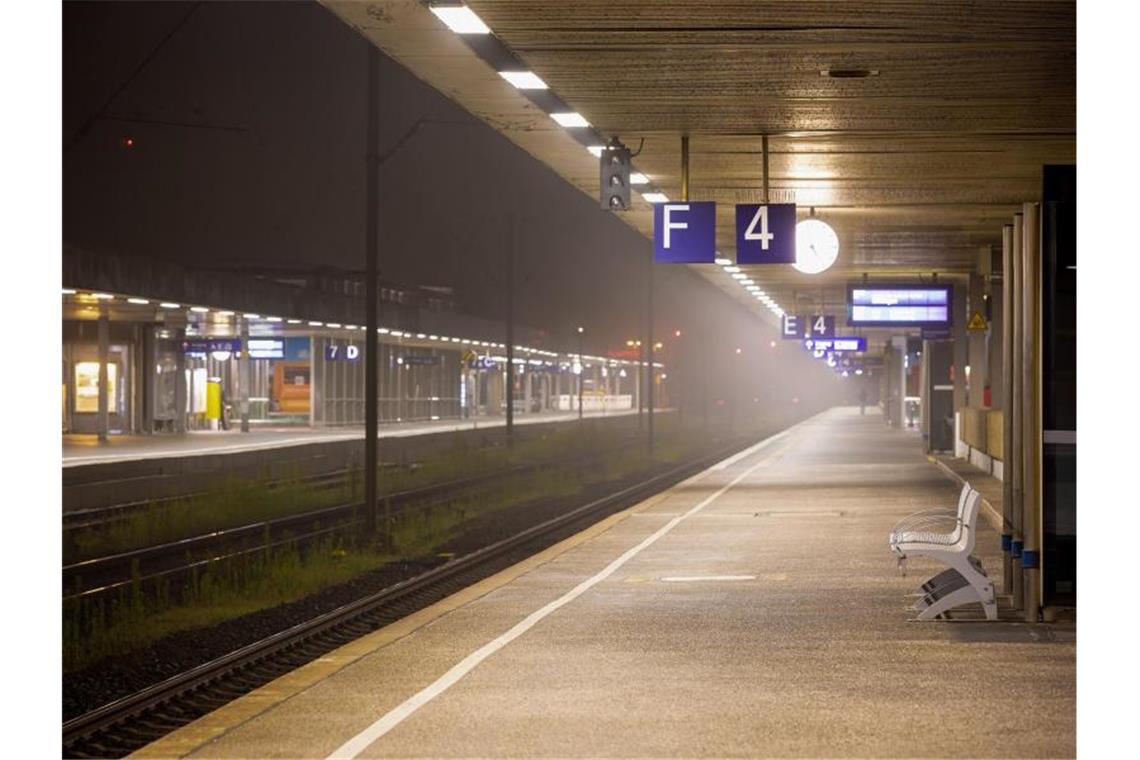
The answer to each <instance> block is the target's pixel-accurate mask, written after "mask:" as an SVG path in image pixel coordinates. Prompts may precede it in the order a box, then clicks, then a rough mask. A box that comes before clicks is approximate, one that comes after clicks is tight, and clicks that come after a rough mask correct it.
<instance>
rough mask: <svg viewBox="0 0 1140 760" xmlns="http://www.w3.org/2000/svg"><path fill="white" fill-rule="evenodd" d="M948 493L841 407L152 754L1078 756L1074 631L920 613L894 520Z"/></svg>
mask: <svg viewBox="0 0 1140 760" xmlns="http://www.w3.org/2000/svg"><path fill="white" fill-rule="evenodd" d="M957 493H958V487H957V485H956V484H954V483H953V482H951V481H950V480H949V479H948V478H946V477H945V476H944V474H942V473H941V472H940V471H939V469H938V468H937V467H936V465H935V464H933V463H932V462H931V461H929V460H928V459H927V458H926V457H925V456H924V455H923V453H922V451H921V449H920V441H918V440H917V439H916V437H915V436H913V435H910V434H907V433H904V432H901V431H896V430H891V429H888V428H886V427H885V426H884V425H883V424H882V420H881V418H880V417H879V416H878V415H877V414H868V415H867V416H865V417H863V416H860V415H859V412H858V410H857V409H856V410H852V409H850V408H842V409H833V410H831V411H828V412H825V413H823V414H821V415H818V416H816V417H813V418H811V419H809V420H808V421H806V422H804V423H802V424H800V425H798V426H796V427H794V428H792V429H791V430H790V431H788V432H787V433H786V434H782V435H781V436H777V437H775V438H774V439H770V440H768V441H766V442H764V443H762V444H760V445H759V446H757V447H754V448H753V449H750V450H749V451H748V452H746V453H745V454H744V455H741V456H737V457H734V458H732V459H730V460H727V461H726V462H722V463H721V464H720V465H717V466H714V467H713V468H710V469H709V470H706V471H705V472H703V473H701V474H700V475H698V476H696V477H694V478H691V479H689V480H688V481H685V482H684V483H681V484H679V485H678V486H676V487H674V488H672V489H670V490H668V491H666V492H665V493H663V494H660V495H658V496H656V497H654V498H652V499H649V500H647V501H645V502H642V503H641V504H639V505H637V506H635V507H633V508H631V509H629V510H626V511H625V512H622V513H620V514H618V515H615V516H613V517H611V518H608V519H607V520H605V521H603V522H602V523H599V524H598V525H596V526H594V527H593V528H591V529H589V530H587V531H585V532H583V533H581V534H579V535H577V536H575V537H573V538H571V539H569V540H567V541H564V542H563V543H561V544H558V545H557V546H554V547H551V548H550V549H548V550H547V551H545V552H543V553H542V554H540V555H537V556H536V557H534V558H532V559H530V560H528V561H526V562H523V563H521V564H520V565H517V566H515V567H513V568H510V569H508V570H506V571H504V572H502V573H500V574H499V575H496V576H494V577H492V578H489V579H487V580H486V581H483V582H482V583H480V584H478V585H476V586H474V587H472V588H470V589H467V590H465V591H463V592H460V593H459V594H456V595H455V596H453V597H451V598H449V599H448V600H445V601H444V602H441V603H439V604H437V605H434V606H433V607H429V608H427V609H425V610H422V611H421V612H419V613H416V614H415V615H413V616H412V617H411V618H408V619H406V620H404V621H401V622H400V623H396V624H394V625H392V626H389V627H388V628H385V629H381V630H379V631H377V632H375V633H373V634H371V635H369V636H367V637H365V638H363V639H360V640H358V641H357V642H354V643H353V644H350V645H347V646H345V647H343V648H342V649H340V650H337V651H336V652H334V653H332V654H330V655H328V656H326V657H323V658H321V659H320V660H317V661H315V662H313V663H310V664H309V665H308V666H305V667H304V668H302V669H300V670H298V671H296V672H294V673H292V674H290V675H287V676H285V677H283V678H281V679H278V680H277V681H275V682H273V683H271V684H269V685H267V686H265V687H263V688H262V689H260V690H258V691H256V692H253V693H252V694H249V695H247V696H245V697H243V698H241V699H238V700H236V701H235V702H233V703H231V704H229V705H227V706H226V707H224V708H222V709H221V710H218V711H216V712H215V713H213V714H211V715H208V716H206V717H204V718H202V719H200V720H198V721H196V722H195V723H192V724H190V725H188V726H186V727H184V728H182V729H180V730H179V731H176V732H175V733H173V734H171V735H169V736H168V737H166V738H165V739H163V740H160V741H159V742H156V743H155V744H152V745H150V746H149V747H146V748H144V749H143V750H141V751H140V753H139V754H140V755H141V756H152V757H171V756H181V755H187V754H188V755H190V756H193V757H227V758H236V757H329V756H337V757H354V756H359V757H455V756H465V757H467V756H480V757H486V756H528V757H534V756H541V757H598V756H606V757H614V756H622V757H625V756H749V757H773V756H774V757H841V756H854V757H867V756H893V757H900V756H907V757H983V756H984V757H1040V756H1050V757H1068V756H1073V755H1075V752H1076V746H1075V734H1076V723H1075V719H1076V715H1075V697H1076V662H1075V657H1076V641H1075V633H1074V628H1073V627H1072V626H1071V625H1070V626H1068V627H1065V626H1045V625H1040V626H1029V625H1026V624H1024V623H1012V622H996V623H985V622H971V621H969V620H956V621H950V622H931V623H913V622H908V619H909V618H910V617H911V616H912V613H910V612H909V611H907V609H906V604H907V601H908V600H906V599H905V598H904V595H905V594H906V593H908V592H910V591H913V590H914V587H915V586H916V585H917V584H918V583H920V582H921V580H922V579H923V578H924V577H925V575H924V573H925V571H926V569H927V567H926V566H925V565H924V564H921V563H920V562H918V561H915V562H913V563H912V566H911V568H910V573H909V575H908V576H907V577H901V576H900V575H899V574H898V573H897V571H896V569H895V566H894V562H893V560H892V558H891V555H890V553H889V551H888V549H887V533H888V531H889V530H890V528H891V526H892V525H893V524H894V523H895V522H896V521H897V520H898V519H899V518H901V517H903V516H904V515H906V514H909V513H911V512H914V511H915V510H918V509H922V508H927V507H932V506H944V505H948V506H953V504H954V502H955V499H956V497H957ZM977 554H978V556H979V557H980V558H981V560H982V562H983V563H984V564H985V566H986V568H987V570H989V573H990V575H991V576H994V575H997V576H998V577H999V578H1000V564H999V556H1000V555H999V553H998V538H997V536H996V534H995V533H993V531H992V530H991V529H990V528H989V527H988V526H986V525H982V526H981V530H980V533H979V538H978V551H977ZM930 569H931V570H935V569H940V568H935V567H934V565H933V564H932V565H930ZM928 574H929V573H926V575H928ZM998 591H999V593H1000V592H1001V591H1002V590H1001V589H1000V588H999V589H998ZM968 612H969V611H968V610H967V613H968ZM967 617H968V615H967ZM976 617H978V618H980V617H981V613H980V608H979V610H978V614H977V616H976Z"/></svg>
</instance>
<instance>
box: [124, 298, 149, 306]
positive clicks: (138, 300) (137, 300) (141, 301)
mask: <svg viewBox="0 0 1140 760" xmlns="http://www.w3.org/2000/svg"><path fill="white" fill-rule="evenodd" d="M127 303H137V304H139V305H142V304H147V303H150V301H148V300H147V299H145V298H128V299H127Z"/></svg>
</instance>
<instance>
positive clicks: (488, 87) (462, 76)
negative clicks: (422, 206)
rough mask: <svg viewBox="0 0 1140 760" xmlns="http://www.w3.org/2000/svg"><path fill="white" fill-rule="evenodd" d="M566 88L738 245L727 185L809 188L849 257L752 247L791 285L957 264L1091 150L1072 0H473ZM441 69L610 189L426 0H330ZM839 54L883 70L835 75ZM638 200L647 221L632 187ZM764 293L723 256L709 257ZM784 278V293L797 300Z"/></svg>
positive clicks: (633, 221)
mask: <svg viewBox="0 0 1140 760" xmlns="http://www.w3.org/2000/svg"><path fill="white" fill-rule="evenodd" d="M467 2H468V5H470V6H471V8H472V9H473V10H474V11H475V12H476V13H477V14H478V15H479V16H480V17H481V18H482V19H483V20H484V21H485V22H486V23H487V24H488V25H489V26H490V27H491V29H492V30H493V31H494V32H495V34H496V35H498V37H499V38H500V39H502V40H503V41H504V42H505V43H506V44H507V45H508V46H509V47H510V48H511V49H512V50H513V51H514V52H515V53H516V54H517V55H518V56H519V57H520V58H521V59H522V60H523V61H524V62H525V64H526V65H527V66H528V67H529V68H531V69H533V70H534V72H535V73H536V74H538V75H539V76H540V77H542V78H543V79H544V80H545V81H546V82H547V83H549V84H550V86H551V87H552V88H553V89H554V91H555V92H557V93H558V95H559V96H561V97H562V98H563V99H564V100H565V101H566V102H567V103H569V104H570V105H571V107H573V108H575V109H577V110H578V111H579V112H581V113H582V114H583V116H585V117H586V119H587V120H588V121H589V122H590V123H591V124H593V125H594V126H596V127H597V128H598V129H599V130H601V131H602V133H603V134H606V135H607V136H612V135H620V136H621V138H622V140H623V141H624V142H625V143H626V144H628V145H630V147H631V148H633V149H635V150H637V149H640V150H641V152H640V153H639V154H637V156H636V157H635V159H634V164H635V168H636V169H637V170H638V171H641V172H643V173H645V174H647V175H648V176H649V177H650V179H651V180H652V182H653V184H654V188H655V189H658V190H661V191H663V192H665V193H666V194H667V195H668V196H669V197H670V198H672V199H679V198H680V138H681V136H682V135H689V137H690V141H691V146H690V147H691V150H690V169H691V176H690V179H691V197H692V198H693V199H694V200H715V201H717V202H718V204H719V205H718V245H719V246H720V249H721V251H722V252H723V253H724V254H726V255H729V256H730V257H731V256H732V253H733V250H734V248H735V241H734V240H733V237H734V225H733V216H734V210H733V208H732V205H733V204H734V203H739V202H758V201H760V200H761V199H762V197H763V184H764V177H763V173H762V168H761V167H762V155H761V135H762V134H767V135H769V167H770V176H769V178H768V183H769V190H770V196H769V197H770V199H771V200H772V201H774V202H795V203H797V204H798V205H799V206H801V207H803V208H802V209H801V216H806V215H807V214H808V213H809V208H808V207H814V209H815V213H816V214H817V215H818V216H819V217H820V218H822V219H825V220H826V221H828V222H829V223H831V224H832V225H833V226H834V227H835V229H836V231H837V233H838V234H839V236H840V242H841V252H840V257H839V261H838V262H837V264H836V265H835V266H834V267H833V268H832V269H831V270H829V271H828V272H825V273H823V274H820V275H816V276H811V275H804V274H801V273H799V272H797V271H795V270H794V269H793V268H791V267H788V266H769V267H747V268H746V271H747V273H748V274H749V275H750V276H752V277H753V279H755V280H756V282H757V283H758V284H759V285H761V286H762V287H764V288H765V289H766V290H767V291H768V292H769V293H770V294H771V295H772V296H773V297H774V298H776V300H777V302H779V303H780V304H781V305H783V306H785V308H787V309H788V310H794V307H793V304H794V303H795V299H796V297H797V296H802V295H803V294H804V293H808V292H811V293H814V294H815V295H814V296H812V297H814V298H816V299H817V301H818V302H820V303H823V302H829V303H831V302H838V303H839V304H840V305H841V304H842V300H843V297H844V293H845V287H846V283H847V281H848V280H850V279H856V278H861V277H862V276H863V275H864V273H866V274H867V275H868V276H871V277H885V278H907V279H913V278H917V277H919V276H922V277H929V276H931V275H932V274H933V273H935V272H937V273H939V275H940V276H946V277H954V276H962V275H964V274H965V273H967V272H969V271H971V270H972V269H973V268H974V266H975V262H976V261H977V258H978V255H979V251H982V250H990V249H992V248H993V247H994V246H997V245H1000V240H1001V226H1002V224H1004V223H1007V222H1008V221H1009V220H1010V218H1011V216H1012V214H1013V213H1014V212H1015V211H1016V210H1017V209H1018V208H1019V207H1020V204H1021V203H1022V202H1024V201H1028V200H1033V199H1034V198H1036V197H1038V195H1039V193H1040V184H1041V166H1042V165H1043V164H1047V163H1074V162H1075V160H1076V153H1075V150H1076V148H1075V145H1076V5H1075V3H1074V2H1071V1H1062V0H1044V1H1026V2H1022V1H1018V0H1006V1H1003V2H976V1H974V0H945V1H941V2H922V3H915V2H909V1H906V2H904V1H902V0H883V1H881V2H874V3H851V2H844V1H841V0H815V1H812V0H779V1H776V0H623V1H622V2H620V3H618V2H613V0H574V2H561V3H556V2H549V1H548V0H467ZM325 4H326V5H327V6H328V7H330V9H332V10H333V11H334V12H335V13H337V14H338V15H339V16H341V17H342V18H343V19H344V20H345V21H346V22H347V23H349V24H351V25H353V26H355V27H356V28H357V29H359V30H360V31H361V33H362V34H364V35H365V36H366V37H368V38H369V39H371V40H372V41H373V42H374V43H376V44H378V45H379V46H380V47H381V48H383V49H384V50H385V51H387V52H388V53H389V54H391V55H392V56H393V57H395V58H396V59H397V60H399V61H401V62H402V63H403V64H404V65H406V66H408V67H409V68H410V69H411V70H412V71H413V72H414V73H415V74H417V75H418V76H420V77H421V78H422V79H424V81H426V82H427V83H428V84H430V85H432V86H433V87H436V88H437V89H439V90H440V91H441V92H444V93H445V94H447V95H448V96H449V97H451V98H453V99H454V100H455V101H456V102H458V103H459V104H460V105H462V106H463V107H465V108H467V110H469V111H471V112H472V113H473V114H475V115H477V116H479V117H480V118H482V119H484V120H485V121H487V123H489V124H491V125H492V126H493V127H495V128H496V129H498V130H499V131H501V132H502V133H503V134H504V135H506V136H507V137H508V138H509V139H511V140H513V141H514V142H515V143H517V144H518V145H519V146H520V147H522V148H523V149H525V150H527V151H528V152H530V153H531V154H532V155H534V156H535V157H537V158H538V159H540V160H542V161H544V162H545V163H547V164H548V165H549V166H550V167H551V168H552V169H553V170H554V171H556V172H558V173H559V174H560V175H561V176H563V177H564V178H565V179H566V180H567V181H568V182H571V183H572V184H573V185H575V186H576V187H578V188H579V189H581V190H582V192H584V193H586V194H587V195H589V196H591V197H596V196H597V186H596V184H597V177H598V174H597V163H596V159H594V158H593V157H591V156H590V155H589V154H588V153H587V152H586V151H585V150H583V148H582V146H581V145H580V144H578V143H576V142H575V141H574V140H573V139H572V138H570V137H569V136H568V135H567V134H566V133H565V132H564V131H562V130H561V129H559V128H558V127H556V126H554V125H553V122H551V120H550V119H549V117H548V116H546V115H545V114H543V113H542V112H541V111H539V110H538V109H537V108H536V107H535V106H534V105H533V104H531V103H530V101H528V100H527V99H526V98H525V97H523V96H522V95H521V94H520V93H518V92H517V91H515V90H513V89H512V88H510V86H509V85H507V84H506V83H504V82H503V81H502V79H501V78H500V77H498V75H497V74H496V72H495V71H494V70H492V69H491V68H490V67H489V66H488V65H487V64H486V63H484V62H483V61H482V60H481V59H479V58H478V57H477V56H476V55H475V54H474V53H473V52H472V51H471V50H470V49H469V48H467V47H466V46H465V45H464V44H463V42H462V41H461V40H460V39H459V38H458V37H457V36H456V35H454V34H452V33H451V32H449V31H448V30H447V29H446V27H444V26H443V25H442V24H441V23H440V22H439V21H438V20H436V19H435V17H434V16H433V15H432V14H431V13H430V12H429V11H428V10H427V8H426V7H425V4H423V3H420V2H416V0H373V1H372V2H353V1H352V0H325ZM833 69H865V70H869V71H874V72H877V73H876V74H875V75H873V76H868V77H865V78H846V79H837V78H832V77H828V76H822V75H821V73H820V72H821V71H823V70H833ZM623 219H624V221H626V222H627V223H628V224H630V225H631V226H632V227H634V228H635V229H637V230H639V231H640V232H641V233H642V234H644V235H646V236H647V237H650V236H652V210H651V207H650V206H649V205H648V204H647V203H645V202H644V201H642V200H641V199H640V198H638V197H637V196H636V195H635V202H634V208H633V210H631V211H630V212H626V213H625V214H623ZM697 269H698V271H700V272H701V273H702V274H703V275H704V276H706V277H708V278H709V280H710V281H712V282H714V283H716V284H717V285H718V287H721V288H723V289H724V290H725V291H726V292H727V293H729V294H730V295H731V297H733V298H737V299H741V300H743V301H746V302H747V303H749V304H751V305H752V307H753V308H755V309H757V312H758V313H759V314H761V315H762V316H764V317H765V318H770V315H769V314H768V312H767V311H766V310H764V309H762V308H760V307H759V306H758V304H756V302H755V301H754V300H752V299H750V298H749V297H748V295H747V294H746V293H744V292H743V289H742V288H740V287H739V285H738V284H737V283H736V282H735V281H733V280H731V279H729V278H728V277H727V276H726V275H725V273H724V272H723V271H722V270H721V269H720V267H716V266H702V267H697ZM785 299H787V300H785Z"/></svg>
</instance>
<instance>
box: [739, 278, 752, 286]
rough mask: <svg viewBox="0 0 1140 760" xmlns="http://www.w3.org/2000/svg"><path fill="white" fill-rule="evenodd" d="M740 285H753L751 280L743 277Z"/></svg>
mask: <svg viewBox="0 0 1140 760" xmlns="http://www.w3.org/2000/svg"><path fill="white" fill-rule="evenodd" d="M740 284H741V285H752V284H753V283H752V278H751V277H745V278H744V279H743V280H741V281H740Z"/></svg>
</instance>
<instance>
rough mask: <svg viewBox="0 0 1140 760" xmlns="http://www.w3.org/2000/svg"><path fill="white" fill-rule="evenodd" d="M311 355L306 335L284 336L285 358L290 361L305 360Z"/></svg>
mask: <svg viewBox="0 0 1140 760" xmlns="http://www.w3.org/2000/svg"><path fill="white" fill-rule="evenodd" d="M311 355H312V352H311V347H310V345H309V338H308V336H304V335H294V336H291V337H288V338H285V357H284V358H285V360H286V361H290V362H307V361H309V357H310V356H311Z"/></svg>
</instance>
